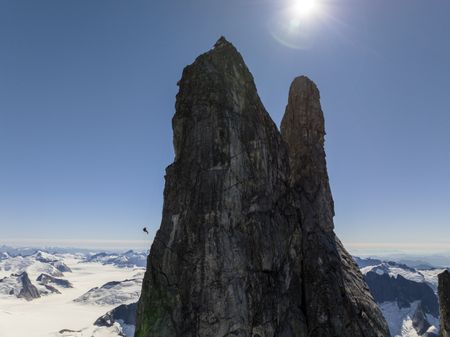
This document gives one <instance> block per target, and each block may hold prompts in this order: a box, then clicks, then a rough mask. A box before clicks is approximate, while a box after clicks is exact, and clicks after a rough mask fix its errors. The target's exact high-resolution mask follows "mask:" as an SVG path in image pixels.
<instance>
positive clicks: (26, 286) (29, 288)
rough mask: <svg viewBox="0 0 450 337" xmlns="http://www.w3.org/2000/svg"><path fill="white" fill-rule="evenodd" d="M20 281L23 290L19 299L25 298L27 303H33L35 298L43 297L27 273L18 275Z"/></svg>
mask: <svg viewBox="0 0 450 337" xmlns="http://www.w3.org/2000/svg"><path fill="white" fill-rule="evenodd" d="M18 277H19V278H20V281H21V282H22V289H21V290H20V292H19V294H18V295H17V297H18V298H24V299H26V300H27V301H31V300H33V299H35V298H39V297H41V295H40V294H39V291H38V290H37V288H36V287H35V286H34V285H33V284H32V283H31V280H30V278H29V277H28V274H27V273H26V272H23V273H22V274H20V275H18Z"/></svg>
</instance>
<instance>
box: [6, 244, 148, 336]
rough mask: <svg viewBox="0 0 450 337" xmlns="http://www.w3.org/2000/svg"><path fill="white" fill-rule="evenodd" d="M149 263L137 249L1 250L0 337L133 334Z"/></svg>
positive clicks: (144, 255)
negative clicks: (113, 250) (5, 334)
mask: <svg viewBox="0 0 450 337" xmlns="http://www.w3.org/2000/svg"><path fill="white" fill-rule="evenodd" d="M0 248H2V247H0ZM22 253H23V254H22ZM145 263H146V254H144V253H138V252H134V251H128V252H125V253H104V252H98V253H91V252H85V251H80V252H76V251H71V253H58V252H55V251H54V250H52V251H47V250H45V249H40V250H36V249H34V250H32V249H26V250H25V251H22V250H20V249H13V248H8V250H7V251H6V250H3V251H2V250H1V249H0V336H3V334H2V333H4V332H5V331H7V332H8V337H9V336H27V337H50V336H52V337H56V336H60V337H63V336H65V337H69V336H70V337H74V336H77V337H119V336H120V337H132V336H133V335H134V324H135V322H134V317H135V311H136V301H137V300H138V298H139V296H140V291H141V285H142V278H143V276H144V271H145V269H144V268H142V267H138V266H139V265H145ZM23 321H27V322H30V321H35V322H39V324H37V325H36V324H33V325H27V324H22V322H23Z"/></svg>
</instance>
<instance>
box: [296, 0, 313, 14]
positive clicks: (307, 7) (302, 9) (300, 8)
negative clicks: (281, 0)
mask: <svg viewBox="0 0 450 337" xmlns="http://www.w3.org/2000/svg"><path fill="white" fill-rule="evenodd" d="M317 2H318V1H317V0H294V4H293V5H292V11H293V14H294V16H296V17H307V16H311V15H312V14H313V13H314V12H315V11H316V10H317V7H318V3H317Z"/></svg>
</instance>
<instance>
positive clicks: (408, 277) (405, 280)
mask: <svg viewBox="0 0 450 337" xmlns="http://www.w3.org/2000/svg"><path fill="white" fill-rule="evenodd" d="M355 261H356V262H357V263H358V265H359V267H360V269H361V272H362V273H363V275H364V279H365V281H366V282H367V284H368V286H369V288H370V291H371V293H372V295H373V296H374V298H375V300H376V301H377V303H378V304H379V306H380V308H381V311H382V312H383V315H384V317H385V318H386V321H387V322H388V325H389V329H390V332H391V336H392V337H398V336H400V337H437V336H438V334H439V304H438V298H437V294H436V293H437V275H438V274H440V273H441V272H442V271H443V270H444V269H442V268H431V269H416V268H412V267H410V266H408V265H406V264H401V263H397V262H392V261H382V260H379V259H361V258H357V257H355ZM427 267H428V266H427Z"/></svg>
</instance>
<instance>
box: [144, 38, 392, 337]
mask: <svg viewBox="0 0 450 337" xmlns="http://www.w3.org/2000/svg"><path fill="white" fill-rule="evenodd" d="M305 79H306V78H305ZM305 79H303V78H299V79H298V80H296V81H294V84H293V85H292V87H291V89H292V91H293V94H292V95H290V97H289V102H288V107H287V110H286V117H285V118H284V119H283V121H284V123H283V125H282V134H283V135H282V134H280V132H279V131H278V129H277V127H276V125H275V123H274V122H273V121H272V119H271V118H270V116H269V114H268V113H267V111H266V110H265V108H264V106H263V105H262V103H261V100H260V98H259V96H258V94H257V90H256V86H255V84H254V81H253V77H252V75H251V73H250V71H249V70H248V69H247V67H246V65H245V63H244V61H243V59H242V56H241V55H240V54H239V52H238V51H237V50H236V49H235V48H234V47H233V46H232V45H231V44H230V43H228V42H227V41H226V40H225V39H219V41H218V43H217V44H216V47H215V48H213V49H211V50H210V51H208V52H207V53H205V54H202V55H200V56H199V57H198V58H197V59H196V60H195V62H194V63H193V64H191V65H189V66H187V67H186V68H185V69H184V71H183V76H182V79H181V80H180V82H179V86H180V89H179V93H178V95H177V99H176V113H175V116H174V118H173V121H172V125H173V132H174V147H175V160H174V162H173V163H172V164H171V165H170V166H169V167H168V168H167V169H166V177H165V178H166V184H165V190H164V207H163V217H162V222H161V227H160V230H159V231H158V233H157V235H156V237H155V240H154V242H153V245H152V248H151V251H150V255H149V258H148V262H147V271H146V274H145V278H144V282H143V287H142V295H141V298H140V300H139V304H138V309H137V312H138V314H137V326H136V337H156V336H157V337H179V336H183V337H194V336H195V337H209V336H217V337H224V336H228V337H231V336H234V337H272V336H276V337H304V336H315V337H329V336H336V337H387V336H388V330H387V326H386V323H385V321H384V320H383V318H382V316H381V313H380V311H379V310H378V308H377V306H376V304H375V302H374V301H373V298H372V297H371V296H370V294H369V293H368V289H367V286H366V285H365V283H364V282H363V280H362V275H361V274H360V272H359V271H358V269H357V267H356V265H355V263H354V262H353V260H352V258H351V257H350V255H348V253H347V252H346V251H345V249H344V248H343V247H342V245H341V244H340V242H339V240H338V239H337V238H336V237H335V235H334V233H333V231H332V214H333V211H332V199H331V192H330V191H329V186H328V176H327V174H326V164H325V153H324V150H323V136H324V131H323V132H322V133H321V132H320V130H324V127H323V122H322V124H321V125H319V124H320V123H319V122H320V118H318V116H322V121H323V115H322V111H321V109H320V101H319V98H320V97H319V95H318V90H317V88H316V91H314V90H313V89H314V88H315V86H314V87H312V86H311V85H310V84H309V82H307V81H306V80H305ZM305 83H306V84H305ZM311 83H312V82H311ZM304 84H305V85H304ZM315 123H317V125H316V124H315ZM304 133H305V134H306V135H303V134H304ZM316 133H317V135H316ZM313 192H315V193H313ZM330 218H331V219H330Z"/></svg>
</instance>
